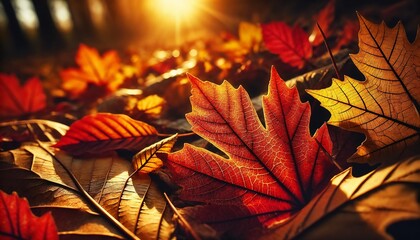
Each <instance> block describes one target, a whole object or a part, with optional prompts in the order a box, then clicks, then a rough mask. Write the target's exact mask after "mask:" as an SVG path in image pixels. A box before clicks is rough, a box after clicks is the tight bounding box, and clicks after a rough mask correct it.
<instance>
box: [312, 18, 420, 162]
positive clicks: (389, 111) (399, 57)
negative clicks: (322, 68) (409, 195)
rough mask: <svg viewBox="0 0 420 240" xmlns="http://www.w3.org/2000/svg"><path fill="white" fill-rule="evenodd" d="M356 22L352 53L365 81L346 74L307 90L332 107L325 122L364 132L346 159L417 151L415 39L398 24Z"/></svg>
mask: <svg viewBox="0 0 420 240" xmlns="http://www.w3.org/2000/svg"><path fill="white" fill-rule="evenodd" d="M359 21H360V31H359V48H360V50H359V52H358V53H357V54H355V55H352V56H351V58H352V60H353V62H354V64H355V65H356V67H357V68H358V69H359V70H360V71H361V72H362V73H363V74H364V76H365V78H366V81H364V82H360V81H357V80H355V79H353V78H351V77H348V76H346V77H345V79H344V81H340V80H338V79H334V80H333V82H332V85H331V86H330V87H329V88H327V89H321V90H309V91H308V93H310V94H311V95H312V96H314V97H315V98H316V99H318V100H319V101H320V102H321V105H322V106H324V107H325V108H327V109H328V110H329V111H330V112H331V118H330V120H329V123H331V124H333V125H336V126H340V127H343V128H345V129H348V130H351V131H357V132H362V133H364V134H365V135H366V136H367V139H366V141H365V142H364V143H363V145H362V146H361V147H360V148H359V149H358V151H357V152H356V154H355V155H353V156H352V157H351V158H350V159H349V160H350V161H353V162H363V163H366V162H367V163H370V164H376V163H380V162H387V161H393V160H394V158H395V157H398V158H401V157H403V155H409V154H413V151H414V153H418V146H419V139H420V138H419V135H420V117H419V111H420V105H419V99H420V85H419V82H420V81H419V77H420V72H419V66H420V65H419V59H420V47H419V44H420V41H419V40H418V38H417V39H416V41H415V42H414V43H412V44H411V43H410V42H409V41H408V40H407V37H406V36H405V30H404V27H402V26H401V23H398V24H397V26H395V27H394V28H388V27H387V26H386V25H385V24H384V23H382V24H380V25H378V24H374V23H371V22H369V21H367V20H366V19H364V18H363V17H362V16H359Z"/></svg>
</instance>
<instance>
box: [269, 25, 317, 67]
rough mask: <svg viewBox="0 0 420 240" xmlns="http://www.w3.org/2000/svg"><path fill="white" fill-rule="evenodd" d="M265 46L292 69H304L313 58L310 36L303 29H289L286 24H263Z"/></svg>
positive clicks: (296, 27)
mask: <svg viewBox="0 0 420 240" xmlns="http://www.w3.org/2000/svg"><path fill="white" fill-rule="evenodd" d="M261 27H262V33H263V39H264V44H265V46H266V47H267V49H268V50H269V51H270V52H272V53H274V54H278V55H279V58H280V59H281V60H282V61H283V62H284V63H287V64H289V65H290V66H292V67H297V68H299V69H301V68H303V67H304V66H305V64H306V63H307V62H308V60H309V59H310V58H311V57H312V46H311V44H310V42H309V39H308V34H307V33H306V32H305V31H303V29H302V28H300V27H298V26H295V27H293V28H291V27H289V26H288V25H287V24H286V23H284V22H272V23H268V24H262V25H261Z"/></svg>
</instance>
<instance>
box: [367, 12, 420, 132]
mask: <svg viewBox="0 0 420 240" xmlns="http://www.w3.org/2000/svg"><path fill="white" fill-rule="evenodd" d="M360 19H361V22H363V24H364V25H365V27H366V29H367V31H368V33H369V36H370V37H371V38H372V40H373V42H374V43H375V45H376V47H377V48H378V50H379V52H380V53H381V55H382V57H383V58H384V59H385V62H386V63H387V64H388V66H389V68H390V69H391V71H392V73H393V74H394V75H395V77H396V78H397V80H398V82H399V83H400V84H401V86H402V88H403V89H404V92H405V93H406V94H407V96H408V97H409V98H410V101H411V102H412V103H413V104H414V107H415V108H416V110H417V112H420V105H419V103H418V102H417V101H416V99H415V98H414V97H413V96H412V95H411V93H410V92H409V91H408V88H407V86H406V85H405V84H404V82H403V81H402V79H401V77H400V76H399V75H398V74H397V72H396V70H395V69H394V66H393V65H392V64H391V63H390V61H389V59H388V58H387V57H386V55H385V53H384V52H383V51H382V48H381V46H380V45H379V43H378V42H377V41H376V38H375V36H373V34H372V32H371V31H370V29H369V28H368V26H367V24H366V22H365V19H364V18H362V17H361V18H360ZM397 26H398V29H397V30H398V31H397V36H396V37H395V38H396V39H395V42H394V45H393V46H392V51H391V53H393V51H394V48H395V44H396V41H397V38H398V34H399V30H400V25H399V24H398V25H397ZM385 27H386V26H385V25H384V28H385ZM384 34H386V33H385V30H384ZM390 56H391V55H390ZM417 131H418V130H417Z"/></svg>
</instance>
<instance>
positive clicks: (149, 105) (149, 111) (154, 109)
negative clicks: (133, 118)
mask: <svg viewBox="0 0 420 240" xmlns="http://www.w3.org/2000/svg"><path fill="white" fill-rule="evenodd" d="M165 103H166V101H165V99H163V98H161V97H159V96H158V95H156V94H154V95H150V96H147V97H145V98H143V99H140V100H139V101H138V102H137V104H136V105H137V106H136V109H135V111H134V113H133V114H134V115H145V116H149V117H154V118H157V117H159V116H160V114H161V113H162V109H163V106H164V105H165ZM137 111H138V112H137Z"/></svg>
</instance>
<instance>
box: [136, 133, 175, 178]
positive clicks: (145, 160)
mask: <svg viewBox="0 0 420 240" xmlns="http://www.w3.org/2000/svg"><path fill="white" fill-rule="evenodd" d="M177 136H178V135H177V134H174V135H172V136H170V137H168V138H165V139H163V140H161V141H159V142H157V143H155V144H153V145H151V146H149V147H146V148H144V149H143V150H141V151H140V152H138V153H136V155H134V156H133V159H132V161H131V162H132V164H133V167H134V171H135V172H138V173H141V174H145V173H150V172H153V171H156V170H157V169H159V168H160V167H162V166H163V162H162V160H161V157H160V156H161V155H162V154H168V153H169V152H170V151H171V149H172V147H173V146H174V144H175V142H176V139H177Z"/></svg>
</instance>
